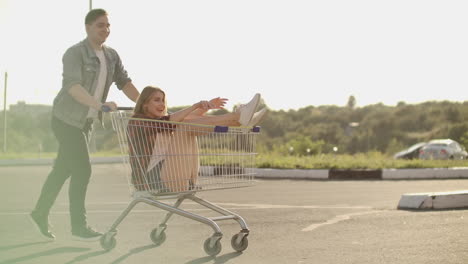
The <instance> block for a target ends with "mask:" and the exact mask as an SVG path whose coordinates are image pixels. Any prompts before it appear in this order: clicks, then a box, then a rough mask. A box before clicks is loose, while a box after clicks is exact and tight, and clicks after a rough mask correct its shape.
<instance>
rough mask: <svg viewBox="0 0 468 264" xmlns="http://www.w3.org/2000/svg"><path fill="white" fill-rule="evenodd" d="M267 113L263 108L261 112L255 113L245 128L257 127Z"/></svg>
mask: <svg viewBox="0 0 468 264" xmlns="http://www.w3.org/2000/svg"><path fill="white" fill-rule="evenodd" d="M267 111H268V110H267V109H266V108H263V109H262V110H260V111H258V112H256V113H255V114H254V115H253V117H252V119H251V120H250V122H249V124H248V125H247V126H249V127H253V126H256V125H258V123H260V122H261V121H262V120H263V118H265V115H266V113H267Z"/></svg>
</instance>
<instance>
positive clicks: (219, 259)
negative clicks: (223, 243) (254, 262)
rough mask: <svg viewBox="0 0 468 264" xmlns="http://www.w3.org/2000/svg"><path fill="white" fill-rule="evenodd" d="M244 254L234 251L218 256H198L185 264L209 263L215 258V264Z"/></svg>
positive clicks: (220, 263)
mask: <svg viewBox="0 0 468 264" xmlns="http://www.w3.org/2000/svg"><path fill="white" fill-rule="evenodd" d="M240 255H242V252H232V253H228V254H224V255H221V256H216V257H209V256H208V257H203V258H198V259H194V260H191V261H189V262H187V263H185V264H202V263H208V262H210V261H212V260H213V263H214V264H222V263H226V262H228V261H229V260H230V259H233V258H236V257H238V256H240Z"/></svg>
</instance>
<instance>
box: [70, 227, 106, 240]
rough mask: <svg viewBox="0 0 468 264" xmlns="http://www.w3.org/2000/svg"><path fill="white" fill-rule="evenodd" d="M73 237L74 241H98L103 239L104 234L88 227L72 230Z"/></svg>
mask: <svg viewBox="0 0 468 264" xmlns="http://www.w3.org/2000/svg"><path fill="white" fill-rule="evenodd" d="M72 236H73V239H74V240H81V241H96V240H99V239H100V238H101V236H102V233H99V232H98V231H96V230H94V229H92V228H91V227H89V226H87V227H84V228H80V229H75V230H72Z"/></svg>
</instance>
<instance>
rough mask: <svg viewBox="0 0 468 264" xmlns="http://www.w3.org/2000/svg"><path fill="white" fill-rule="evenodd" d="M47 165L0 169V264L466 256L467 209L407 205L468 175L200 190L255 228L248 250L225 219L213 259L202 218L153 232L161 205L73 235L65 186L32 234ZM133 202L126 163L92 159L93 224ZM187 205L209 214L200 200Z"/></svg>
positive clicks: (449, 259)
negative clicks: (98, 238)
mask: <svg viewBox="0 0 468 264" xmlns="http://www.w3.org/2000/svg"><path fill="white" fill-rule="evenodd" d="M49 170H50V167H49V166H26V167H1V168H0V177H1V182H2V184H1V185H0V200H1V202H0V263H2V264H3V263H35V264H36V263H171V264H172V263H199V264H201V263H236V264H237V263H240V264H244V263H245V264H247V263H248V264H252V263H269V264H271V263H273V264H276V263H278V264H283V263H285V264H290V263H298V264H299V263H301V264H302V263H338V264H340V263H360V264H362V263H373V264H374V263H408V264H409V263H412V264H414V263H467V262H468V251H467V250H466V249H467V248H468V239H467V237H468V228H466V226H467V224H468V214H467V211H466V210H438V211H434V210H430V211H402V210H397V209H396V207H397V204H398V201H399V199H400V197H401V195H402V194H404V193H413V192H439V191H455V190H467V189H468V180H463V179H459V180H455V179H454V180H401V181H312V180H286V179H283V180H259V181H258V182H257V183H256V185H255V186H253V187H248V188H240V189H226V190H218V191H208V192H200V193H199V195H200V196H201V197H203V198H205V199H207V200H209V201H211V202H214V203H216V204H218V205H221V206H222V207H225V208H227V209H229V210H231V211H234V212H236V213H239V214H240V215H241V216H242V217H243V218H244V219H245V220H246V221H247V224H248V225H249V228H250V230H251V233H250V235H249V237H248V238H249V247H248V248H247V250H246V251H244V252H243V253H237V252H235V251H234V250H233V249H232V248H231V246H230V240H231V237H232V235H234V234H236V233H237V232H238V231H239V225H238V224H237V223H236V222H228V221H225V222H221V223H220V226H221V229H222V230H223V234H224V236H223V239H222V240H221V243H222V247H223V248H222V251H221V253H220V254H219V255H218V256H217V257H209V256H207V255H206V253H205V252H204V250H203V242H204V241H205V239H206V238H208V237H209V236H210V235H211V234H212V230H211V228H209V227H208V226H206V225H203V224H200V223H198V222H194V221H192V220H189V219H185V218H182V217H179V216H175V217H174V218H173V219H171V221H170V222H169V227H168V229H167V240H166V241H165V243H163V244H162V245H160V246H155V245H154V244H153V243H152V241H151V240H150V238H149V233H150V232H151V230H152V229H153V228H154V227H156V226H157V225H158V224H159V221H161V219H162V218H163V217H164V215H165V212H163V211H162V210H160V209H157V208H154V207H151V206H149V205H146V204H140V205H137V206H136V208H135V209H134V210H133V211H132V213H130V215H129V216H128V217H127V218H126V219H125V220H124V222H123V223H122V224H121V225H120V226H119V228H118V234H117V236H116V239H117V245H116V247H115V248H114V249H113V250H112V251H109V252H107V251H104V250H103V249H102V248H101V246H100V245H99V242H80V241H73V240H71V238H70V234H69V227H70V225H69V215H68V196H67V188H66V186H64V187H65V188H64V189H63V190H62V192H61V194H60V196H59V197H58V199H57V201H56V204H55V206H54V207H53V209H52V213H51V215H50V221H51V223H52V225H53V231H54V232H55V234H56V236H57V240H56V241H54V242H45V241H44V240H42V239H41V237H40V236H39V235H38V234H37V233H36V230H35V229H34V228H33V226H32V225H31V223H30V222H29V221H28V218H27V214H28V213H29V211H30V210H31V209H32V207H33V206H34V203H35V200H36V198H37V196H38V194H39V192H40V187H41V185H42V183H43V181H44V179H45V177H46V176H47V173H48V172H49ZM129 201H130V196H129V192H128V186H127V182H126V179H125V170H123V168H122V165H120V164H111V165H94V166H93V177H92V182H91V184H90V186H89V189H88V198H87V209H88V218H89V222H90V224H92V225H93V226H95V227H96V228H97V229H99V230H101V231H105V230H106V229H107V228H108V227H109V225H110V224H111V223H112V222H113V221H114V220H115V219H116V218H117V217H118V215H119V214H120V213H121V212H122V211H123V210H124V209H125V207H126V206H127V204H128V203H129ZM183 208H185V209H187V210H190V211H192V212H194V213H197V214H202V215H213V213H212V212H209V211H207V210H206V209H204V208H201V207H199V206H197V205H195V204H194V203H187V204H184V206H183Z"/></svg>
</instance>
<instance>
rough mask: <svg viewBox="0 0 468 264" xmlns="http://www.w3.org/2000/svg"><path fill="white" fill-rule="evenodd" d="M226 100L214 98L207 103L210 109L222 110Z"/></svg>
mask: <svg viewBox="0 0 468 264" xmlns="http://www.w3.org/2000/svg"><path fill="white" fill-rule="evenodd" d="M227 100H228V99H226V98H220V97H216V98H213V99H211V100H210V101H209V104H210V109H223V108H224V106H225V105H226V102H227Z"/></svg>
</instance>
